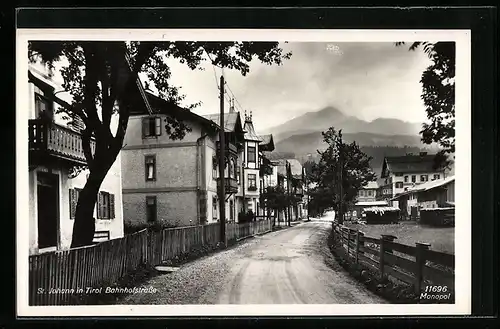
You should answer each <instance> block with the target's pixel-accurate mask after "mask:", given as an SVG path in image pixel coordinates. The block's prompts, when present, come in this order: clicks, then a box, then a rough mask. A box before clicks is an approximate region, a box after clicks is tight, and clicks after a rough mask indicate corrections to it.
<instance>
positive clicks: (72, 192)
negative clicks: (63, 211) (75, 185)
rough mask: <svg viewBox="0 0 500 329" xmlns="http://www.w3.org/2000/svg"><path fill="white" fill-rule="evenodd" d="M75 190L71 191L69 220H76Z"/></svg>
mask: <svg viewBox="0 0 500 329" xmlns="http://www.w3.org/2000/svg"><path fill="white" fill-rule="evenodd" d="M74 205H75V190H73V189H71V188H70V189H69V218H70V219H74V218H75V208H74Z"/></svg>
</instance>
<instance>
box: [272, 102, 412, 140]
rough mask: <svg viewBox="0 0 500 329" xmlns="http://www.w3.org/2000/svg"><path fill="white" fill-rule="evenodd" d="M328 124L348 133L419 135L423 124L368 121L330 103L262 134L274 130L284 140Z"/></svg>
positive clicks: (326, 126)
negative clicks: (344, 111) (348, 113)
mask: <svg viewBox="0 0 500 329" xmlns="http://www.w3.org/2000/svg"><path fill="white" fill-rule="evenodd" d="M329 127H335V128H336V129H337V130H338V129H342V132H343V133H344V134H345V133H372V134H379V135H386V136H392V135H401V136H413V135H418V134H419V131H420V129H421V124H417V123H412V122H406V121H402V120H399V119H394V118H377V119H374V120H372V121H365V120H362V119H359V118H357V117H355V116H351V115H346V114H345V113H343V112H342V111H340V110H339V109H338V108H336V107H333V106H327V107H324V108H322V109H321V110H319V111H309V112H306V113H304V114H303V115H300V116H298V117H295V118H293V119H290V120H288V121H286V122H284V123H282V124H280V125H277V126H274V127H271V128H267V129H265V130H263V131H262V133H266V134H268V133H272V134H273V137H274V140H275V141H280V140H284V139H286V138H289V137H291V136H293V135H301V134H307V133H314V132H318V131H324V130H327V129H328V128H329Z"/></svg>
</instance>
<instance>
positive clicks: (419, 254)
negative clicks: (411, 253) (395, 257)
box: [415, 242, 431, 295]
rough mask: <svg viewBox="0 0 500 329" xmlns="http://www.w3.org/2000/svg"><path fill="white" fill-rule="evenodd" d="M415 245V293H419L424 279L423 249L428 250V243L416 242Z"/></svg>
mask: <svg viewBox="0 0 500 329" xmlns="http://www.w3.org/2000/svg"><path fill="white" fill-rule="evenodd" d="M415 244H416V246H417V249H416V253H415V262H416V263H417V268H416V271H415V293H416V294H418V295H420V292H421V291H422V282H423V281H424V280H423V279H424V266H425V251H426V250H429V248H430V246H431V245H430V244H429V243H422V242H416V243H415Z"/></svg>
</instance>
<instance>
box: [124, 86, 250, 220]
mask: <svg viewBox="0 0 500 329" xmlns="http://www.w3.org/2000/svg"><path fill="white" fill-rule="evenodd" d="M147 97H148V99H149V101H150V104H151V107H152V108H153V112H154V115H150V114H149V113H146V112H145V111H143V110H138V111H134V112H132V113H131V117H130V120H129V125H128V129H127V133H126V136H125V147H124V149H123V151H122V153H123V155H122V169H123V174H124V177H126V178H125V179H124V181H123V199H124V200H123V207H124V214H125V221H132V222H134V224H137V223H143V224H147V223H148V222H149V223H154V222H162V223H164V224H165V225H172V226H187V225H198V224H206V223H211V222H217V221H219V220H220V218H219V217H220V216H219V214H220V212H219V197H218V186H219V184H221V183H224V184H225V192H226V195H225V205H226V212H225V214H226V215H225V216H226V220H227V221H235V220H236V215H237V214H236V209H237V206H236V197H235V194H236V193H237V192H238V184H241V183H242V182H241V181H240V180H239V179H238V177H239V176H238V168H239V165H238V161H239V160H238V154H240V153H241V152H243V149H242V147H243V145H244V144H245V143H244V139H243V129H242V128H243V126H242V122H241V119H240V116H239V113H238V112H231V113H225V116H224V118H225V119H224V123H225V127H224V132H225V144H226V148H225V149H226V168H225V177H224V178H222V179H221V177H219V169H218V168H219V161H218V159H219V157H218V150H219V149H220V145H219V131H220V129H221V128H220V126H219V123H220V120H219V118H220V117H219V114H214V115H206V116H200V115H197V114H195V113H193V112H191V111H189V110H187V109H183V108H181V107H178V106H177V105H174V104H171V103H168V102H166V101H164V100H162V99H161V98H159V97H157V96H155V95H153V94H152V93H150V92H147ZM167 113H168V114H167ZM169 118H176V119H178V120H182V122H183V123H184V124H185V125H187V126H188V127H189V131H187V132H186V134H185V136H184V138H182V139H177V140H172V139H171V138H170V134H169V132H168V131H165V127H166V123H167V121H168V120H169ZM247 184H248V183H247Z"/></svg>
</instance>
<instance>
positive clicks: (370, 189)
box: [357, 181, 378, 202]
mask: <svg viewBox="0 0 500 329" xmlns="http://www.w3.org/2000/svg"><path fill="white" fill-rule="evenodd" d="M377 190H378V183H377V182H375V181H374V182H368V184H366V186H363V187H362V188H361V189H360V190H359V191H358V197H357V201H358V202H370V201H376V195H377Z"/></svg>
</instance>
